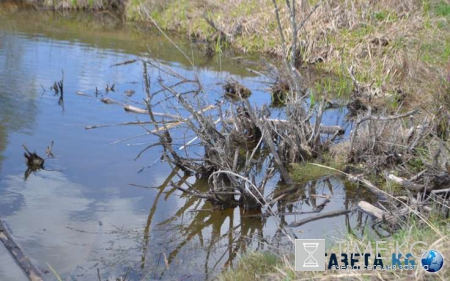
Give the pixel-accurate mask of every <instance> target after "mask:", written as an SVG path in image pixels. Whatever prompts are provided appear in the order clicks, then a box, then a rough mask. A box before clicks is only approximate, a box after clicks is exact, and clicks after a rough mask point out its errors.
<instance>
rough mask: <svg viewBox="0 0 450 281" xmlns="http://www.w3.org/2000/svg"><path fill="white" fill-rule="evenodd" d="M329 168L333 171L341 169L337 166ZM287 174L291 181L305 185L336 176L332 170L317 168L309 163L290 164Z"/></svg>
mask: <svg viewBox="0 0 450 281" xmlns="http://www.w3.org/2000/svg"><path fill="white" fill-rule="evenodd" d="M331 167H332V168H335V169H339V168H341V167H339V166H337V165H331ZM289 173H290V175H291V177H292V179H293V180H294V181H296V182H298V183H305V182H309V181H312V180H317V179H320V178H323V177H325V176H330V175H335V174H336V172H335V171H333V170H330V169H327V168H324V167H319V166H316V165H313V164H311V163H301V164H292V165H291V168H290V171H289Z"/></svg>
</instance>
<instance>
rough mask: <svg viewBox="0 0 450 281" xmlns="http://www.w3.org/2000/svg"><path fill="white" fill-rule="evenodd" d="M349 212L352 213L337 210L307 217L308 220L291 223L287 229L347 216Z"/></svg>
mask: <svg viewBox="0 0 450 281" xmlns="http://www.w3.org/2000/svg"><path fill="white" fill-rule="evenodd" d="M351 212H352V210H338V211H332V212H327V213H323V214H320V215H317V216H314V217H309V218H306V219H303V220H301V221H298V222H293V223H291V224H289V227H298V226H301V225H304V224H305V223H308V222H312V221H316V220H320V219H325V218H331V217H336V216H341V215H345V214H348V213H351Z"/></svg>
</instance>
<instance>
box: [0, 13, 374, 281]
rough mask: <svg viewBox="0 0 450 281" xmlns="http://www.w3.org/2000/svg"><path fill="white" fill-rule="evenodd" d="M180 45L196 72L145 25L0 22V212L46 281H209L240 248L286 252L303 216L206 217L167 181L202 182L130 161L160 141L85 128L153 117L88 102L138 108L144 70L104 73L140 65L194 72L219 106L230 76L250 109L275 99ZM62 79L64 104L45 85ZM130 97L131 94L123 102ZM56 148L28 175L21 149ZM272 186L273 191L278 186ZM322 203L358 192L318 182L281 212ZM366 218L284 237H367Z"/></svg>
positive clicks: (219, 61) (89, 18) (128, 131)
mask: <svg viewBox="0 0 450 281" xmlns="http://www.w3.org/2000/svg"><path fill="white" fill-rule="evenodd" d="M97 17H98V16H97ZM174 38H176V37H174ZM176 42H177V44H178V45H179V46H180V48H181V49H182V50H183V51H184V52H185V53H186V54H188V57H189V58H190V59H191V60H193V62H194V64H195V67H192V66H191V65H190V63H189V62H188V59H186V58H185V57H184V56H183V55H182V54H181V53H180V51H179V50H177V48H175V47H174V46H173V45H172V44H171V43H170V42H169V41H168V40H167V39H166V38H165V37H164V36H161V35H160V34H158V33H156V32H155V31H154V30H151V29H149V28H145V27H142V26H139V27H138V26H127V25H125V24H123V23H121V22H120V21H117V20H114V19H111V18H108V17H104V18H102V19H101V20H98V19H96V17H94V16H93V15H85V14H68V15H62V14H60V13H51V12H50V13H49V12H35V13H29V12H16V13H12V14H9V13H8V14H7V15H6V14H2V13H0V157H1V158H0V214H1V217H2V218H3V219H4V220H5V222H6V224H7V225H8V227H9V228H10V230H11V232H12V235H13V237H14V238H15V240H16V242H17V243H18V244H19V245H20V246H21V248H22V249H23V251H24V252H25V254H26V255H27V256H29V257H30V259H31V261H32V262H33V263H34V264H36V265H37V266H38V267H39V268H40V269H41V270H42V271H44V272H46V274H45V275H46V277H47V278H48V279H49V280H53V279H54V280H56V277H55V276H54V274H53V273H52V272H51V270H50V266H51V268H53V269H54V270H55V271H56V272H57V273H58V274H59V275H60V276H61V277H62V278H63V279H64V280H97V274H100V275H101V276H102V278H103V279H106V278H111V277H118V276H123V275H125V274H126V275H127V278H129V279H130V280H152V279H166V280H205V279H210V278H213V276H215V275H216V274H217V273H219V272H220V271H222V270H223V269H224V268H227V267H229V266H232V265H235V264H236V262H237V261H238V260H239V257H240V256H242V254H243V253H245V252H246V251H249V250H268V251H272V252H277V253H279V252H284V253H293V248H292V244H291V243H290V242H289V240H288V239H286V238H285V237H284V236H283V235H282V234H281V232H280V231H279V227H278V226H279V225H280V224H286V223H290V222H293V221H296V220H299V219H302V218H305V217H307V216H308V215H297V216H282V217H281V218H280V217H279V218H268V219H267V220H261V219H260V218H255V217H245V216H244V215H243V214H242V213H241V211H240V210H239V208H236V209H232V210H225V211H212V210H211V206H210V205H209V203H207V202H204V201H203V200H201V199H197V198H192V197H189V196H187V195H185V194H182V193H181V192H180V191H178V190H177V189H176V188H174V187H172V186H171V185H170V184H169V183H170V181H174V182H181V181H183V180H187V181H188V182H190V183H192V184H194V185H195V186H196V187H197V188H199V189H200V190H207V184H206V183H204V182H201V181H200V182H195V180H194V179H185V178H183V175H182V174H181V173H180V172H179V171H177V170H176V169H173V168H172V167H171V166H170V165H169V164H167V163H165V162H162V161H159V159H160V156H161V152H162V149H161V148H159V147H155V148H153V149H150V150H149V151H148V152H147V153H146V154H144V155H143V156H141V157H140V158H139V159H137V160H135V158H136V156H137V155H138V153H139V152H140V151H141V150H142V149H143V148H145V145H148V144H150V143H152V142H157V139H156V138H155V137H153V136H148V135H147V136H145V137H141V138H130V139H129V140H125V141H120V142H117V143H115V142H116V141H118V140H123V139H125V138H129V137H133V136H136V135H139V134H142V133H144V132H145V131H144V129H143V128H141V127H139V126H117V127H108V128H101V129H96V130H85V128H84V127H85V126H87V125H96V124H115V123H119V122H130V121H136V119H137V118H139V120H143V121H145V120H147V119H148V117H146V116H143V115H139V116H138V115H136V114H130V113H126V112H124V110H123V108H122V107H121V106H118V105H114V104H113V105H108V104H104V103H102V102H100V101H99V99H98V98H95V89H96V87H97V88H98V90H99V92H100V96H104V97H107V98H110V99H114V100H118V101H121V102H124V103H127V104H132V105H136V106H141V107H142V105H139V103H142V100H143V98H144V97H145V92H144V86H143V78H142V71H143V69H142V65H141V64H138V63H135V64H127V65H123V66H118V67H111V66H112V65H114V64H118V63H121V62H124V61H127V60H134V59H140V58H152V59H154V60H157V61H159V62H161V63H164V64H166V65H168V66H170V67H172V68H173V69H174V70H176V71H177V72H179V73H181V74H183V75H185V76H187V77H195V76H197V77H199V79H200V80H201V82H202V83H203V86H204V89H206V90H207V91H208V94H209V95H210V96H211V98H212V100H215V99H220V98H221V95H222V88H221V85H218V83H220V82H223V81H225V80H226V79H227V78H229V77H233V78H235V79H237V80H238V81H241V82H242V83H244V84H245V85H247V86H248V87H249V88H250V89H251V90H252V92H253V94H252V96H251V97H250V101H251V102H252V103H257V104H263V103H269V102H270V95H269V94H268V93H267V92H266V91H265V88H267V85H266V84H264V83H262V82H264V81H265V80H266V78H264V77H260V76H257V75H255V74H252V73H251V72H249V71H248V70H246V68H249V67H250V68H253V67H254V65H252V63H242V60H240V59H236V57H235V56H233V54H232V53H224V54H223V55H222V56H220V57H219V56H216V57H214V58H212V59H208V58H206V57H205V56H203V51H201V50H199V49H201V48H199V46H197V44H196V43H194V42H191V41H186V40H184V41H183V40H176ZM252 59H255V58H249V60H250V61H251V60H252ZM63 75H64V104H63V106H62V104H58V100H59V98H58V96H55V95H54V92H53V91H52V90H50V87H51V86H52V85H53V83H54V82H55V81H59V80H60V79H61V78H62V77H63ZM149 76H150V82H151V85H158V81H161V80H160V79H164V78H162V77H161V73H160V72H159V71H158V70H155V69H152V68H149ZM106 84H109V85H112V84H115V91H114V92H109V93H106V91H105V85H106ZM154 87H156V88H152V91H156V90H158V88H157V86H154ZM127 90H133V91H135V94H134V95H133V96H131V97H128V96H126V95H125V94H124V92H125V91H127ZM76 92H83V93H84V94H86V95H89V96H82V95H78V94H76ZM160 109H161V110H160V111H163V108H160ZM155 110H156V111H158V110H157V109H155ZM274 112H275V114H276V112H277V110H276V109H273V112H272V113H273V114H274ZM146 118H147V119H146ZM341 119H342V114H337V113H336V114H335V113H331V114H328V115H327V117H326V119H325V121H327V122H329V123H330V124H331V123H341V124H342V122H343V121H342V120H341ZM179 131H182V130H181V129H180V130H179ZM182 133H183V132H179V134H182ZM52 141H53V142H54V146H53V154H54V156H55V157H54V158H51V159H47V160H46V163H45V170H40V171H37V172H35V173H31V174H30V175H29V176H28V177H27V178H26V179H25V175H24V173H25V171H26V165H25V163H24V157H23V148H22V144H25V145H26V146H27V147H28V148H29V149H30V150H36V152H37V153H38V154H39V155H41V156H44V155H45V149H46V147H47V146H48V145H50V143H51V142H52ZM269 188H270V190H273V189H275V188H279V187H278V186H277V185H276V179H275V180H273V181H271V182H270V183H269ZM317 194H319V195H328V196H330V200H331V202H330V203H328V204H327V205H326V207H325V210H324V211H333V210H340V209H344V208H351V207H352V206H354V205H355V204H357V203H358V202H359V200H361V199H362V198H364V196H365V195H363V194H362V193H361V192H358V190H357V188H356V187H354V186H352V185H349V184H346V183H345V182H342V181H341V180H340V179H339V178H326V179H322V180H318V181H315V182H311V183H307V184H306V185H305V186H304V187H303V189H302V191H301V192H298V193H297V194H296V195H295V193H294V196H291V197H292V198H295V199H293V200H292V202H288V203H289V204H287V205H286V206H283V208H284V210H286V211H287V210H290V211H292V210H298V211H310V210H312V209H313V208H314V207H315V206H316V205H318V204H320V203H321V202H323V200H324V199H321V198H320V197H314V196H311V195H317ZM278 207H280V206H278ZM364 220H365V218H363V217H362V216H361V215H360V214H357V213H355V214H350V215H347V216H341V217H334V218H329V219H324V220H321V221H316V222H311V223H308V224H306V225H304V226H302V227H299V228H296V229H293V230H292V231H293V233H295V235H296V236H297V237H298V238H318V237H330V238H331V237H338V236H341V235H342V233H347V230H350V231H355V232H362V231H363V230H364V226H365V221H364ZM0 255H1V259H0V260H2V261H4V260H8V261H7V262H2V264H1V265H0V274H1V275H2V276H0V279H1V280H6V279H7V280H23V276H21V275H20V274H19V273H17V269H15V268H14V267H13V266H11V262H10V260H9V258H8V257H7V255H8V254H7V253H6V251H5V250H4V249H3V248H2V250H1V251H0ZM5 278H6V279H5Z"/></svg>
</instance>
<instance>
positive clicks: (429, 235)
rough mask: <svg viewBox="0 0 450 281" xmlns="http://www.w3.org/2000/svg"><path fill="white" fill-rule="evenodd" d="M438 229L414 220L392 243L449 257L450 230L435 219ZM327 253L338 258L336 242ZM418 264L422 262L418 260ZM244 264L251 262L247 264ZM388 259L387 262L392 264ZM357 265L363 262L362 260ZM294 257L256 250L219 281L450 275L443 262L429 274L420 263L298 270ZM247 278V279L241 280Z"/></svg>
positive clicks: (351, 239) (361, 241)
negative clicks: (417, 244)
mask: <svg viewBox="0 0 450 281" xmlns="http://www.w3.org/2000/svg"><path fill="white" fill-rule="evenodd" d="M427 223H430V224H432V225H433V227H434V228H435V230H432V229H431V228H430V227H427V226H426V224H425V223H424V222H423V221H420V222H414V221H411V222H409V223H408V224H409V225H410V227H409V228H408V229H405V230H401V231H400V232H398V233H397V234H395V235H394V236H393V237H392V238H390V240H388V241H387V243H388V245H389V243H393V244H394V245H395V242H393V241H398V242H399V245H400V244H402V243H406V244H405V245H411V244H412V243H414V242H417V241H423V242H425V243H427V244H428V248H429V249H435V250H438V251H439V252H440V253H441V254H442V255H443V256H444V259H445V258H446V257H449V256H450V238H449V231H450V230H449V229H448V226H447V225H446V223H445V222H439V221H434V222H430V221H427ZM345 240H347V242H348V243H349V242H351V243H352V244H353V243H356V244H358V245H359V248H360V249H365V247H366V245H367V242H368V241H371V242H372V244H374V243H375V242H374V241H375V240H378V239H375V238H373V239H369V238H367V237H364V238H362V239H357V238H355V237H354V236H349V237H347V239H345ZM327 252H328V253H336V254H337V255H338V259H339V254H338V252H339V248H338V246H337V245H335V246H333V247H332V248H331V249H328V250H327ZM415 262H416V264H419V263H420V261H418V260H415ZM245 264H248V266H246V265H245ZM389 264H390V263H389V262H386V261H385V263H384V265H389ZM358 265H361V263H359V264H358ZM259 267H264V268H265V269H264V270H263V271H260V272H259V273H260V274H258V272H257V271H256V272H255V271H254V270H252V269H256V268H259ZM294 267H295V266H294V257H293V256H278V257H277V259H276V260H274V259H273V255H270V256H266V255H263V254H261V253H254V254H249V255H247V256H244V258H243V259H242V260H241V262H240V263H239V265H238V266H236V268H235V269H234V270H233V271H231V270H227V271H225V272H224V273H223V274H221V275H220V276H219V278H218V280H393V279H395V280H447V276H449V274H450V266H449V265H448V264H446V262H445V261H444V267H443V268H442V269H441V270H440V271H439V272H438V273H436V274H428V273H426V272H425V271H424V270H423V269H422V268H420V266H418V267H417V268H416V269H415V270H410V271H407V270H394V271H389V270H386V271H364V270H350V271H347V270H343V271H337V270H326V271H324V272H314V271H313V272H296V271H295V269H294ZM241 277H246V278H247V279H241Z"/></svg>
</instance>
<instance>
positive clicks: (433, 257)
mask: <svg viewBox="0 0 450 281" xmlns="http://www.w3.org/2000/svg"><path fill="white" fill-rule="evenodd" d="M421 263H422V267H423V269H425V270H426V271H428V272H438V271H439V270H440V269H441V268H442V266H444V257H443V256H442V255H441V253H439V252H438V251H436V250H428V251H426V252H425V253H424V254H423V255H422V260H421Z"/></svg>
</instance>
